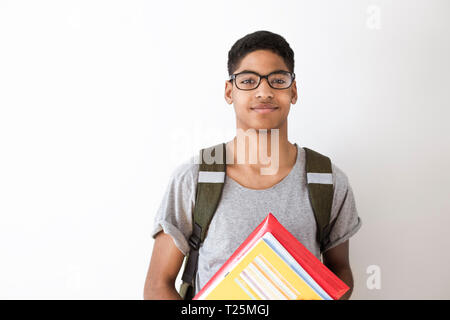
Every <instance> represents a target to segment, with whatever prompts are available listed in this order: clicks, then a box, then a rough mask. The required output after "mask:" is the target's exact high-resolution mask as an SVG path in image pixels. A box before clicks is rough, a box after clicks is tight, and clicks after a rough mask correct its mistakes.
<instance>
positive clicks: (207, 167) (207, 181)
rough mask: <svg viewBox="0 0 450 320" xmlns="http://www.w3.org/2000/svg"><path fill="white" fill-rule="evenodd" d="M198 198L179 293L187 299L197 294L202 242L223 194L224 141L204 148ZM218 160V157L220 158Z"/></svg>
mask: <svg viewBox="0 0 450 320" xmlns="http://www.w3.org/2000/svg"><path fill="white" fill-rule="evenodd" d="M199 160H200V163H199V173H198V180H197V190H196V200H195V207H194V212H193V221H194V223H193V230H192V234H191V236H190V238H189V247H190V251H189V253H188V254H187V256H186V264H185V267H184V272H183V276H182V284H181V287H180V291H179V294H180V296H181V297H182V298H183V299H184V300H192V298H193V297H194V296H195V294H194V293H195V275H196V273H197V265H198V254H199V250H200V245H201V243H202V242H203V240H204V239H205V237H206V233H207V231H208V227H209V224H210V222H211V220H212V218H213V216H214V212H215V211H216V208H217V206H218V204H219V202H220V198H221V196H222V190H223V185H224V182H225V174H226V145H225V143H220V144H217V145H215V146H212V147H209V148H204V149H202V150H200V159H199ZM216 160H217V161H216Z"/></svg>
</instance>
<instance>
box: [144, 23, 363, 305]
mask: <svg viewBox="0 0 450 320" xmlns="http://www.w3.org/2000/svg"><path fill="white" fill-rule="evenodd" d="M228 59H229V60H228V72H229V75H230V80H227V81H226V82H225V100H226V101H227V103H228V104H230V105H231V104H233V105H234V109H235V113H236V129H237V133H240V132H249V131H252V130H254V131H253V132H256V136H257V140H258V142H259V141H260V140H261V139H263V137H262V133H264V134H266V137H265V138H267V140H266V141H267V145H266V148H264V149H265V150H260V148H262V147H261V145H260V143H256V144H251V143H245V144H244V149H243V150H242V149H241V150H239V148H238V147H237V146H238V145H239V143H237V142H238V141H237V140H238V137H239V134H237V136H236V137H235V138H234V139H233V140H231V141H228V142H227V143H226V148H227V149H226V150H227V155H228V154H229V153H230V154H232V159H233V161H232V163H228V160H227V166H226V178H225V182H224V188H223V191H222V196H221V200H220V202H219V205H218V207H217V209H216V212H215V214H214V217H213V219H212V221H211V223H210V226H209V229H208V233H207V236H206V238H205V241H204V242H203V244H202V245H201V247H200V250H199V258H198V270H197V274H196V278H195V281H196V282H195V283H196V291H195V293H197V292H198V291H200V289H201V288H202V287H203V286H204V285H205V284H206V282H207V281H208V280H209V279H210V278H211V277H212V276H213V275H214V274H215V272H216V271H217V270H218V269H219V268H220V267H221V266H222V265H223V263H225V261H226V260H227V259H228V258H229V257H230V256H231V254H232V253H233V252H234V251H235V250H236V249H237V248H238V247H239V245H240V244H241V243H242V242H243V241H244V240H245V239H246V238H247V236H248V235H249V234H250V233H251V232H252V231H253V230H254V229H255V228H256V227H257V226H258V225H259V223H260V222H261V221H262V220H263V219H264V218H265V217H266V216H267V214H268V213H269V212H271V213H272V214H273V215H274V216H275V217H276V218H277V219H278V221H280V223H281V224H283V225H284V226H285V227H286V228H287V229H288V230H289V231H290V232H291V233H292V234H293V235H294V236H295V237H296V238H297V239H298V240H299V241H300V242H301V243H302V244H303V245H305V246H306V247H307V248H308V250H310V251H311V252H312V253H313V254H314V255H315V256H316V257H317V258H319V259H321V258H322V261H323V263H324V264H325V265H326V266H327V267H328V268H329V269H331V271H333V272H334V273H335V274H336V275H337V276H338V277H339V278H340V279H342V280H343V281H344V282H345V283H346V284H347V285H348V286H349V287H350V290H349V291H348V292H347V293H346V294H345V295H344V296H343V297H342V299H348V298H349V297H350V295H351V292H352V289H353V277H352V271H351V268H350V264H349V238H350V237H351V236H352V235H353V234H355V233H356V232H357V231H358V230H359V228H360V227H361V219H360V218H359V217H358V213H357V210H356V206H355V201H354V197H353V192H352V189H351V187H350V184H349V182H348V179H347V176H346V175H345V174H344V172H342V170H340V169H339V168H338V167H336V166H335V165H334V164H333V163H332V171H333V174H332V176H333V184H334V195H333V206H332V210H331V220H330V221H331V224H332V228H331V231H330V232H329V234H328V236H327V237H326V239H325V243H323V244H322V245H323V246H322V248H323V251H322V252H321V250H320V248H321V244H320V243H318V241H317V240H316V229H317V228H316V222H315V218H314V213H313V211H312V208H311V205H310V202H309V198H308V190H307V186H306V173H305V150H304V149H303V148H301V147H299V146H298V145H297V144H296V143H294V144H292V143H291V142H289V140H288V137H287V132H288V130H287V123H288V121H287V120H288V119H287V118H288V114H289V109H290V105H291V104H295V103H296V102H297V87H296V83H295V76H294V74H293V73H294V52H293V51H292V49H291V48H290V46H289V44H288V43H287V42H286V40H285V39H284V38H283V37H281V36H279V35H277V34H274V33H272V32H268V31H257V32H254V33H251V34H248V35H246V36H245V37H243V38H242V39H240V40H238V41H237V42H236V43H235V44H234V45H233V46H232V48H231V50H230V51H229V55H228ZM264 129H265V130H264ZM274 133H276V134H277V136H276V139H273V138H274V136H273V134H274ZM274 142H275V144H276V148H273V147H274V145H273V144H274ZM260 151H262V152H261V154H264V152H267V153H268V154H267V153H266V154H267V158H268V159H269V160H270V161H269V163H267V162H266V160H267V159H266V160H264V161H263V159H261V156H260ZM242 153H245V158H244V159H245V161H244V163H242V160H239V158H240V156H242ZM241 159H242V158H241ZM250 159H256V162H255V161H249V160H250ZM194 160H195V158H194V157H191V158H190V159H189V160H188V161H187V162H185V163H183V164H181V165H179V166H178V167H177V168H176V170H175V171H174V172H173V174H172V176H171V179H170V182H169V185H168V187H167V190H166V194H165V196H164V198H163V200H162V203H161V205H160V208H159V210H158V212H157V214H156V217H155V224H154V228H153V231H152V236H153V237H154V238H155V243H154V248H153V253H152V258H151V262H150V266H149V270H148V274H147V279H146V282H145V286H144V299H181V297H180V295H179V294H178V291H177V288H176V287H175V280H176V277H177V275H178V273H179V271H180V269H181V266H182V263H183V259H184V256H185V255H186V254H187V253H188V252H189V250H190V249H189V245H188V239H189V237H190V235H191V233H192V229H193V227H192V212H193V208H194V204H195V191H196V185H197V178H198V170H199V167H198V164H197V163H196V162H195V161H194ZM274 164H275V166H274ZM268 167H272V168H275V170H272V171H271V173H270V174H262V171H263V169H264V168H268Z"/></svg>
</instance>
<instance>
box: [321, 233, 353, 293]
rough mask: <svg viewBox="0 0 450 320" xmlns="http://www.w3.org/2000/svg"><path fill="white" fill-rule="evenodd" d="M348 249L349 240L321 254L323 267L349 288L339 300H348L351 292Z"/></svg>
mask: <svg viewBox="0 0 450 320" xmlns="http://www.w3.org/2000/svg"><path fill="white" fill-rule="evenodd" d="M348 247H349V240H347V241H345V242H343V243H341V244H340V245H337V246H336V247H334V248H331V249H329V250H327V251H326V252H324V254H323V263H324V265H325V266H327V267H328V268H329V269H330V270H331V271H333V273H334V274H336V276H338V278H339V279H341V280H342V281H343V282H344V283H345V284H346V285H348V286H349V287H350V290H348V291H347V292H346V293H345V294H344V295H343V296H342V297H341V298H340V300H348V299H349V298H350V295H351V294H352V291H353V276H352V270H351V268H350V263H349V258H348V256H349V254H348V251H349V250H348Z"/></svg>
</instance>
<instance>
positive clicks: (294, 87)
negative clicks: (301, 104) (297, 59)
mask: <svg viewBox="0 0 450 320" xmlns="http://www.w3.org/2000/svg"><path fill="white" fill-rule="evenodd" d="M291 93H292V98H291V103H292V104H295V103H296V102H297V99H298V95H297V82H296V81H295V80H294V82H293V83H292V87H291Z"/></svg>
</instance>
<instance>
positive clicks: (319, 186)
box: [304, 148, 334, 252]
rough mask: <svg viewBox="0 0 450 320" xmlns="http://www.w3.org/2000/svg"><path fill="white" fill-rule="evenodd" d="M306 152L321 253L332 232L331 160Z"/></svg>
mask: <svg viewBox="0 0 450 320" xmlns="http://www.w3.org/2000/svg"><path fill="white" fill-rule="evenodd" d="M304 149H305V151H306V165H305V167H306V183H307V186H308V194H309V201H310V202H311V206H312V209H313V211H314V217H315V219H316V223H317V234H316V235H317V241H318V242H319V244H320V251H321V252H322V251H323V248H324V239H325V238H326V237H327V236H328V233H329V232H330V217H331V206H332V204H333V194H334V186H333V176H332V168H331V160H330V158H328V157H327V156H324V155H323V154H320V153H318V152H316V151H314V150H311V149H308V148H304Z"/></svg>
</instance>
